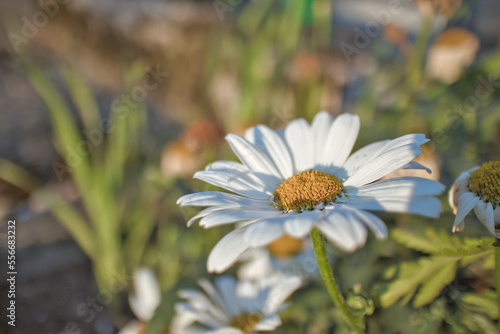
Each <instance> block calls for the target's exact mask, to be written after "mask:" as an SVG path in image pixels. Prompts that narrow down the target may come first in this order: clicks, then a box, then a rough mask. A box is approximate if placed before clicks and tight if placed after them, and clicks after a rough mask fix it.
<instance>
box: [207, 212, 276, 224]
mask: <svg viewBox="0 0 500 334" xmlns="http://www.w3.org/2000/svg"><path fill="white" fill-rule="evenodd" d="M278 215H281V212H280V211H278V210H276V209H271V208H269V209H224V210H218V211H215V212H213V213H211V214H209V215H207V216H205V217H203V218H202V219H201V220H200V223H199V225H200V226H202V227H204V228H211V227H214V226H219V225H225V224H231V223H236V222H239V221H247V220H257V219H262V218H268V217H274V216H278Z"/></svg>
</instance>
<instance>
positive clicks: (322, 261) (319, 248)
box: [311, 227, 363, 334]
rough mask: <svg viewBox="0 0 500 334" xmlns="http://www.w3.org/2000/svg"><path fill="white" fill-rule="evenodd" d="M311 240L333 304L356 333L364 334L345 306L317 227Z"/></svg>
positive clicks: (312, 232) (312, 233) (313, 230)
mask: <svg viewBox="0 0 500 334" xmlns="http://www.w3.org/2000/svg"><path fill="white" fill-rule="evenodd" d="M311 239H312V242H313V246H314V253H315V254H316V261H318V267H319V271H320V273H321V277H322V278H323V281H324V282H325V285H326V288H327V290H328V293H329V294H330V297H331V298H332V301H333V303H334V304H335V305H336V306H337V307H338V308H339V309H340V311H341V312H342V315H343V316H344V319H345V321H347V323H348V324H349V326H350V327H351V328H352V330H353V331H354V332H355V333H359V334H361V333H363V331H362V330H361V328H360V326H359V323H358V322H357V321H356V319H355V318H354V316H353V315H352V313H351V311H350V310H349V308H348V306H347V305H346V304H345V300H344V296H343V295H342V293H341V292H340V288H339V286H338V284H337V282H336V281H335V277H334V276H333V272H332V268H331V267H330V261H329V260H328V254H327V253H326V248H325V243H324V241H323V236H322V235H321V233H320V232H319V230H318V229H317V228H316V227H315V228H313V229H312V230H311Z"/></svg>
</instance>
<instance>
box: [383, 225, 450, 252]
mask: <svg viewBox="0 0 500 334" xmlns="http://www.w3.org/2000/svg"><path fill="white" fill-rule="evenodd" d="M391 238H392V239H393V240H395V241H396V242H398V243H400V244H402V245H405V246H406V247H408V248H411V249H414V250H417V251H420V252H424V253H429V254H431V253H434V252H437V251H439V249H440V247H439V245H438V244H436V243H432V242H430V241H429V240H428V239H427V238H425V237H424V236H419V235H415V233H413V232H410V231H406V230H396V229H395V230H392V231H391Z"/></svg>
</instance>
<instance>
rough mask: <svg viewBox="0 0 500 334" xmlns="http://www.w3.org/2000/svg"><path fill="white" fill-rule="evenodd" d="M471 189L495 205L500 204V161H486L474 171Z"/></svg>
mask: <svg viewBox="0 0 500 334" xmlns="http://www.w3.org/2000/svg"><path fill="white" fill-rule="evenodd" d="M469 189H470V190H471V191H472V192H473V193H474V194H476V195H477V196H479V197H480V198H481V199H482V200H483V201H484V202H490V203H491V204H492V205H493V207H496V206H497V205H499V204H500V161H491V162H486V163H484V164H483V165H482V166H481V167H479V168H478V169H476V170H475V171H473V172H472V173H471V175H470V178H469Z"/></svg>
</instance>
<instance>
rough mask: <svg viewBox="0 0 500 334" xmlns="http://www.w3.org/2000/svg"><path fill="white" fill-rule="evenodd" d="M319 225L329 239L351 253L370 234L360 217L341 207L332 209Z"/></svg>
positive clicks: (361, 244)
mask: <svg viewBox="0 0 500 334" xmlns="http://www.w3.org/2000/svg"><path fill="white" fill-rule="evenodd" d="M317 226H318V229H319V230H320V231H321V232H323V233H324V234H325V236H326V237H327V239H329V240H330V241H332V242H333V243H335V244H336V245H337V246H338V247H339V248H340V249H342V250H343V251H345V252H349V253H350V252H353V251H355V250H356V249H357V248H359V247H361V246H363V245H364V244H365V243H366V238H367V236H368V231H367V230H366V227H365V226H364V225H363V224H362V223H361V222H360V221H359V218H358V217H357V216H355V215H354V214H352V213H351V212H349V211H346V210H342V209H340V208H335V209H334V210H331V211H330V212H329V214H328V215H327V216H326V218H325V220H324V221H322V222H320V223H318V224H317Z"/></svg>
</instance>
